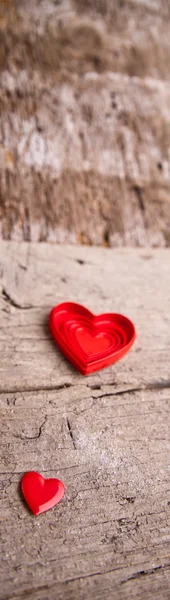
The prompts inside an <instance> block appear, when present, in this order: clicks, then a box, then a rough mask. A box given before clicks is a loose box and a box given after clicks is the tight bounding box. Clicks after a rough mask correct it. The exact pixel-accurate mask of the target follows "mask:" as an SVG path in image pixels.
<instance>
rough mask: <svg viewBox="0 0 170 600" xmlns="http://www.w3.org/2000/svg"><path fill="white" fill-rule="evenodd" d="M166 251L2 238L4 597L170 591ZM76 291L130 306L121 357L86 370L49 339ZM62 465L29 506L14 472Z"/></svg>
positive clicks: (108, 306) (97, 599) (166, 594)
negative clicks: (48, 498) (42, 509)
mask: <svg viewBox="0 0 170 600" xmlns="http://www.w3.org/2000/svg"><path fill="white" fill-rule="evenodd" d="M169 264H170V251H169V250H168V249H167V250H166V249H162V250H152V251H148V250H147V251H146V250H134V251H133V250H128V249H125V250H121V249H120V250H112V249H100V248H98V249H95V248H93V249H90V248H85V247H83V246H80V247H78V246H72V247H67V246H59V247H56V246H55V247H53V246H52V245H45V244H39V245H32V244H22V245H19V244H17V243H8V242H1V244H0V309H1V328H0V375H1V376H0V420H1V469H0V472H1V473H0V478H1V485H0V490H1V492H0V493H1V504H0V521H1V567H0V568H1V577H0V579H1V590H0V598H1V599H2V600H12V599H13V598H14V599H15V600H20V599H22V598H23V599H28V600H32V599H33V600H56V599H57V600H84V599H85V598H88V599H89V600H92V598H93V599H94V600H106V599H107V600H108V598H109V600H110V599H111V600H125V599H128V600H132V599H134V600H145V599H146V598H147V600H169V598H170V527H169V525H170V471H169V466H170V464H169V450H170V446H169V431H170V429H169V425H170V415H169V404H170V376H169V352H170V335H169V332H170V268H169ZM64 300H77V301H79V302H81V303H84V304H85V305H86V306H87V307H89V308H90V309H91V310H93V311H95V312H96V313H99V312H100V311H120V312H122V313H124V314H126V315H127V316H129V317H130V318H132V319H133V321H134V323H135V325H136V329H137V341H136V343H135V345H134V347H133V349H132V350H131V352H130V353H129V354H128V356H127V357H125V358H124V359H123V360H122V361H120V362H119V363H117V364H116V365H115V366H112V367H110V368H108V369H105V370H103V371H100V372H99V373H96V374H93V375H91V376H89V377H87V378H84V377H83V376H81V375H80V374H78V373H77V372H76V371H75V370H74V369H73V368H72V367H71V365H70V364H69V363H68V362H67V361H66V360H65V359H64V358H63V357H62V355H61V354H60V353H59V351H58V350H57V348H56V346H55V345H54V343H53V342H52V340H51V337H50V334H49V330H48V325H47V320H48V315H49V311H50V309H51V307H52V306H53V305H55V304H56V303H59V302H61V301H64ZM27 470H38V471H39V472H40V473H42V474H44V476H45V477H50V476H54V477H60V478H61V479H62V480H63V481H64V483H65V485H66V495H65V498H64V500H63V501H62V502H61V503H60V504H59V505H58V506H57V507H56V508H55V509H53V510H51V511H48V512H47V513H44V514H43V515H40V516H38V517H34V516H33V515H31V514H30V513H29V512H28V511H27V508H26V506H25V505H24V504H23V502H22V499H21V497H20V493H19V482H20V479H21V477H22V474H23V473H24V472H25V471H27Z"/></svg>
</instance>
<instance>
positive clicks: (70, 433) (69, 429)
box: [67, 418, 76, 450]
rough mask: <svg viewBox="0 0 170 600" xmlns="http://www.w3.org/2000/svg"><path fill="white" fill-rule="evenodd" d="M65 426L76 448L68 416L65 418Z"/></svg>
mask: <svg viewBox="0 0 170 600" xmlns="http://www.w3.org/2000/svg"><path fill="white" fill-rule="evenodd" d="M67 427H68V432H69V435H70V437H71V440H72V442H73V446H74V450H76V443H75V439H74V435H73V431H72V426H71V423H70V421H69V419H68V418H67Z"/></svg>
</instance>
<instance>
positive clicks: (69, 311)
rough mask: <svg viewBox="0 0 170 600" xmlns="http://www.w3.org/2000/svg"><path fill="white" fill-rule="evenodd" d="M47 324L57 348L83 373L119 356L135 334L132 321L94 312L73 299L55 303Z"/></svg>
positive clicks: (117, 315) (120, 356)
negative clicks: (96, 314) (72, 300)
mask: <svg viewBox="0 0 170 600" xmlns="http://www.w3.org/2000/svg"><path fill="white" fill-rule="evenodd" d="M49 325H50V330H51V333H52V336H53V338H54V340H55V341H56V343H57V345H58V347H59V348H60V350H61V352H62V353H63V354H64V355H65V356H66V358H67V359H68V360H69V361H70V362H71V363H72V364H73V365H74V366H75V367H76V369H78V370H79V371H80V373H82V374H83V375H88V374H89V373H93V372H94V371H98V370H99V369H103V368H104V367H107V366H108V365H111V364H112V363H114V362H116V361H117V360H119V359H120V358H122V357H123V356H124V355H125V354H126V352H128V351H129V350H130V348H131V346H132V344H133V342H134V340H135V338H136V332H135V328H134V325H133V323H132V322H131V321H129V319H127V318H126V317H124V316H123V315H119V314H114V313H108V314H103V315H99V316H95V315H93V314H92V313H91V312H90V311H89V310H87V308H84V306H81V305H80V304H75V303H74V302H64V303H63V304H59V305H58V306H55V308H53V310H52V311H51V314H50V320H49Z"/></svg>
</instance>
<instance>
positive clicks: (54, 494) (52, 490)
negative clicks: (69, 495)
mask: <svg viewBox="0 0 170 600" xmlns="http://www.w3.org/2000/svg"><path fill="white" fill-rule="evenodd" d="M21 489H22V493H23V496H24V498H25V500H26V502H27V504H28V506H29V508H30V509H31V511H32V512H33V514H34V515H39V514H40V513H42V512H45V511H46V510H49V509H50V508H53V506H56V504H58V502H60V500H61V499H62V498H63V496H64V492H65V487H64V484H63V483H62V481H60V480H59V479H44V477H43V476H42V475H40V473H37V472H36V471H29V472H28V473H25V475H24V476H23V478H22V480H21Z"/></svg>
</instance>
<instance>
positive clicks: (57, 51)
mask: <svg viewBox="0 0 170 600" xmlns="http://www.w3.org/2000/svg"><path fill="white" fill-rule="evenodd" d="M169 17H170V7H169V1H168V0H164V1H162V0H152V2H151V1H148V0H146V1H144V0H140V1H139V0H138V2H134V1H131V0H125V1H122V0H117V1H116V2H113V1H112V0H107V1H105V0H104V1H103V0H95V1H93V2H92V1H91V0H89V1H86V0H81V1H79V0H78V1H77V0H74V1H73V0H72V1H71V0H64V1H63V2H60V1H59V0H58V1H57V2H54V0H45V1H44V0H41V1H40V2H38V0H30V2H29V5H28V2H26V1H25V0H22V1H20V2H12V0H11V1H9V2H1V3H0V69H1V77H0V111H1V123H0V236H1V238H4V239H13V240H26V241H30V240H31V241H42V240H43V241H55V242H59V243H68V242H70V243H74V244H77V243H82V244H83V243H85V244H95V245H106V246H120V245H125V246H140V247H143V246H150V247H155V246H158V247H160V246H169V245H170V201H169V198H170V186H169V181H170V141H169V140H170V116H169V103H170V83H169V64H170V36H169Z"/></svg>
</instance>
